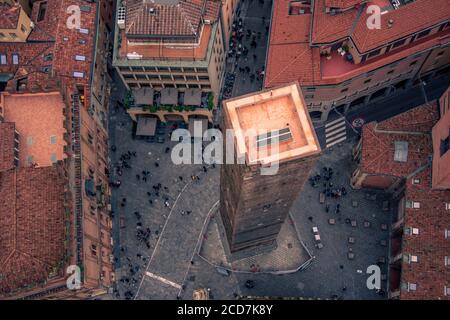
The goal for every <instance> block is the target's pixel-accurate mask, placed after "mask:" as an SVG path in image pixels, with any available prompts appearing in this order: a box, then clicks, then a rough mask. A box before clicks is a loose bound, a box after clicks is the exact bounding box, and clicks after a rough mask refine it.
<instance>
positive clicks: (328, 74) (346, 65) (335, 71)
mask: <svg viewBox="0 0 450 320" xmlns="http://www.w3.org/2000/svg"><path fill="white" fill-rule="evenodd" d="M320 66H321V70H322V77H323V78H332V77H337V76H342V75H344V74H346V73H348V72H350V71H353V70H355V69H357V68H359V67H360V65H358V64H355V63H354V61H353V57H352V55H351V54H350V53H348V52H345V53H344V54H342V53H341V51H339V52H338V51H337V50H333V49H331V50H330V53H329V54H326V55H321V57H320Z"/></svg>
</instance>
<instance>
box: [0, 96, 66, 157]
mask: <svg viewBox="0 0 450 320" xmlns="http://www.w3.org/2000/svg"><path fill="white" fill-rule="evenodd" d="M1 95H2V99H1V100H2V105H1V107H2V109H3V117H4V118H5V120H6V121H9V122H14V123H15V125H16V128H17V131H18V132H19V133H20V139H19V141H20V152H19V159H20V166H29V164H28V160H27V158H28V157H29V156H32V157H33V163H34V164H36V165H38V166H50V165H52V160H51V157H52V155H53V156H54V157H55V159H56V160H63V159H64V158H65V154H64V146H65V145H66V144H67V143H66V142H65V140H64V133H66V129H64V126H63V122H64V119H65V116H64V114H63V109H64V106H65V104H64V101H63V100H62V97H61V94H60V93H59V92H46V93H33V94H8V93H1ZM51 137H53V138H54V139H55V141H54V143H51V141H50V139H51ZM29 139H31V143H29V142H30V141H29Z"/></svg>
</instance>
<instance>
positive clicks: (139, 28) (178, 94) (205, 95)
mask: <svg viewBox="0 0 450 320" xmlns="http://www.w3.org/2000/svg"><path fill="white" fill-rule="evenodd" d="M224 5H225V7H226V4H225V3H224V4H222V3H221V2H220V1H215V0H179V1H177V0H173V1H169V2H167V1H164V2H163V1H161V2H158V1H155V2H154V3H153V2H152V3H151V2H145V1H142V0H127V1H122V2H121V4H120V5H118V8H117V17H118V18H117V21H116V29H117V30H116V39H115V46H114V58H113V59H114V62H113V64H114V67H115V68H116V70H117V71H118V73H119V74H120V76H121V78H122V80H123V82H124V83H125V85H126V86H127V88H129V89H130V90H131V94H132V96H133V97H135V98H136V96H139V95H141V93H142V92H143V91H141V93H139V92H136V91H139V89H142V88H144V89H148V90H147V91H146V92H145V97H146V101H145V102H143V103H141V104H139V103H134V104H132V105H131V108H130V109H129V113H130V115H131V116H132V118H133V120H136V117H137V116H138V115H142V116H153V117H157V118H158V119H159V120H161V121H163V122H165V121H167V120H184V121H187V119H188V118H189V117H191V116H193V117H203V118H207V119H208V120H209V121H212V114H213V109H214V108H215V106H216V104H217V102H218V97H219V93H220V89H221V85H222V80H223V74H224V64H225V43H226V42H225V41H226V38H225V34H224V32H223V26H222V19H221V18H220V16H221V12H223V10H222V8H223V6H224ZM221 10H222V11H221ZM229 10H230V9H228V11H226V12H227V13H226V14H227V18H226V20H227V21H228V16H229V15H230V12H229ZM188 13H189V14H188ZM142 21H146V23H143V22H142ZM186 92H188V93H186ZM187 96H190V97H194V99H186V97H187ZM135 102H136V101H135ZM127 107H128V106H127Z"/></svg>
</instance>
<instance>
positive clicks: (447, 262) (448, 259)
mask: <svg viewBox="0 0 450 320" xmlns="http://www.w3.org/2000/svg"><path fill="white" fill-rule="evenodd" d="M444 264H445V265H446V266H450V257H445V259H444Z"/></svg>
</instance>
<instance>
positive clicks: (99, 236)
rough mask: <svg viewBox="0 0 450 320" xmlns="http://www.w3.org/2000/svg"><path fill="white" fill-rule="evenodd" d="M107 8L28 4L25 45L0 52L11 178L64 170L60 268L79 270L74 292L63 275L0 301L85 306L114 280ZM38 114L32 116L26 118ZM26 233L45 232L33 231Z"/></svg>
mask: <svg viewBox="0 0 450 320" xmlns="http://www.w3.org/2000/svg"><path fill="white" fill-rule="evenodd" d="M113 4H114V2H113V1H101V2H100V1H84V0H62V1H60V0H47V1H34V2H33V5H32V9H31V14H30V19H31V21H32V22H33V24H34V28H33V30H32V31H31V33H30V34H29V36H28V38H27V41H26V42H20V43H19V42H3V43H2V45H1V48H0V57H1V59H2V64H0V84H1V86H0V90H1V89H3V90H4V91H6V92H4V93H2V95H1V99H2V100H1V106H0V108H1V112H0V114H1V115H2V117H1V118H0V121H2V122H5V123H9V122H12V123H14V125H15V128H16V130H17V132H19V138H18V141H19V145H20V148H19V149H20V150H19V152H17V151H16V153H17V154H15V155H14V156H15V161H16V162H17V165H18V168H19V169H18V170H22V168H25V169H27V170H31V169H29V168H35V169H41V168H53V167H55V166H58V164H59V163H63V164H64V170H65V171H66V172H67V174H66V176H65V185H64V193H65V194H67V195H70V196H67V197H66V196H65V197H64V204H66V205H67V203H68V204H69V206H68V209H66V213H65V216H64V219H65V220H64V228H65V229H68V230H65V231H64V232H65V235H66V236H65V237H66V238H65V239H66V242H67V243H65V242H64V241H63V242H62V243H61V244H60V245H61V246H62V247H65V248H66V249H67V250H68V253H67V256H66V258H65V259H66V260H64V263H65V265H78V266H79V267H80V269H81V280H82V288H81V289H80V290H77V291H70V290H67V287H66V283H65V279H66V278H67V277H68V275H67V274H66V273H65V269H64V268H63V271H64V272H63V274H62V275H61V277H60V280H61V281H57V282H52V281H48V280H47V281H44V282H42V283H41V282H39V283H38V282H36V281H32V282H29V283H27V285H26V286H22V285H20V286H19V287H16V288H14V285H11V284H10V287H11V290H9V292H8V293H5V298H26V299H33V298H47V299H51V298H89V297H92V296H95V295H98V294H102V293H105V292H107V290H108V289H109V288H110V287H111V285H112V283H113V282H114V280H115V279H114V268H113V258H112V245H113V243H112V237H111V226H112V225H111V216H110V205H109V198H110V189H109V184H108V174H109V172H108V131H107V112H108V107H109V106H108V102H109V98H108V97H109V82H108V81H109V79H108V77H109V76H108V74H107V72H106V71H107V70H108V69H107V62H108V51H109V50H108V48H109V47H110V46H111V39H112V38H111V34H110V31H112V12H113V11H112V6H113ZM71 5H75V6H78V8H79V12H80V19H81V20H80V28H68V27H67V24H66V21H67V20H68V19H69V18H70V17H71V16H72V13H73V12H70V11H69V12H67V8H68V7H69V6H71ZM37 106H39V110H33V108H36V107H37ZM49 122H51V125H50V124H49ZM48 125H50V127H49V126H48ZM46 170H50V169H46ZM44 171H45V170H42V172H44ZM30 177H31V175H30ZM50 181H51V180H50ZM30 183H31V182H30ZM33 183H38V181H33ZM43 187H45V184H43ZM35 188H36V189H39V187H38V186H35ZM55 192H56V191H55ZM21 194H22V193H20V195H21ZM37 208H39V207H37ZM42 210H45V208H44V207H43V208H42ZM67 210H68V211H67ZM41 214H43V213H41ZM1 223H6V228H8V227H9V228H10V227H11V226H10V225H9V224H7V222H4V221H3V220H2V221H1V222H0V224H1ZM4 227H5V226H2V228H4ZM27 227H30V228H36V230H37V228H44V229H45V226H41V225H39V224H35V225H30V226H27ZM40 231H41V230H40ZM40 231H39V232H40ZM30 232H37V231H33V230H30ZM67 235H69V236H68V237H69V238H67ZM2 240H3V238H2ZM52 241H53V240H52ZM30 257H31V256H30Z"/></svg>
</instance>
